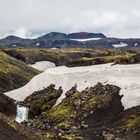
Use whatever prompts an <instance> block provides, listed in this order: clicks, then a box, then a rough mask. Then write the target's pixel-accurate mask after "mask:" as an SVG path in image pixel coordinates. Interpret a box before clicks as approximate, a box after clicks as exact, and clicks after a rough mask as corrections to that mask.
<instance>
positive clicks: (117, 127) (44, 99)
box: [21, 83, 140, 140]
mask: <svg viewBox="0 0 140 140" xmlns="http://www.w3.org/2000/svg"><path fill="white" fill-rule="evenodd" d="M119 91H120V88H119V87H117V86H114V85H109V84H107V85H102V84H101V83H98V84H97V85H95V86H94V87H90V88H86V89H85V90H83V91H82V92H79V91H77V87H76V85H75V86H74V87H73V88H72V89H71V90H69V91H68V92H66V98H65V99H63V100H62V102H61V103H60V104H59V105H57V106H55V107H53V105H54V104H55V102H56V99H57V98H59V96H60V95H61V94H62V89H61V88H59V89H58V90H56V89H55V87H54V85H51V86H49V87H48V88H46V89H44V90H41V91H38V92H35V93H33V94H32V95H31V96H29V97H28V98H26V99H25V101H24V102H23V103H21V104H22V105H23V104H24V105H25V106H28V107H29V108H30V111H29V116H30V120H29V122H27V123H26V122H24V123H23V124H22V125H24V127H28V128H30V129H31V130H32V131H36V132H38V133H39V134H40V135H41V136H43V138H44V139H46V140H56V139H58V140H59V139H60V140H61V139H62V140H138V138H139V136H140V131H139V130H140V127H139V126H140V107H139V106H137V107H133V108H131V109H128V110H125V111H124V108H123V106H122V103H121V98H122V96H120V95H119ZM39 97H40V98H39Z"/></svg>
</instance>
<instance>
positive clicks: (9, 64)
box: [0, 50, 39, 93]
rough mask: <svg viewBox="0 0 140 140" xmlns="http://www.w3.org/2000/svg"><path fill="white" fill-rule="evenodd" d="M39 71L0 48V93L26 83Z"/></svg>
mask: <svg viewBox="0 0 140 140" xmlns="http://www.w3.org/2000/svg"><path fill="white" fill-rule="evenodd" d="M37 74H39V71H37V70H35V69H33V68H31V67H29V66H28V65H26V64H25V63H23V62H20V61H18V60H16V59H15V58H13V57H11V56H9V55H7V54H6V53H4V52H3V51H2V50H0V93H2V92H6V91H8V90H12V89H14V88H18V87H20V86H23V85H24V84H26V83H27V82H28V81H29V80H31V78H32V77H34V76H35V75H37Z"/></svg>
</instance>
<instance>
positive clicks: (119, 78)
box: [5, 64, 140, 109]
mask: <svg viewBox="0 0 140 140" xmlns="http://www.w3.org/2000/svg"><path fill="white" fill-rule="evenodd" d="M139 77H140V64H133V65H114V66H111V64H102V65H93V66H86V67H73V68H67V67H65V66H61V67H56V68H52V69H48V70H46V71H45V72H43V73H41V74H39V75H37V76H35V77H34V78H33V79H32V80H31V81H30V82H29V83H28V84H26V85H25V86H23V87H21V88H19V89H16V90H13V91H10V92H7V93H5V94H6V95H8V96H9V97H11V98H13V99H15V100H17V101H23V100H24V99H25V98H26V97H27V96H29V95H31V94H32V93H33V92H34V91H38V90H41V89H43V88H44V87H48V86H49V85H50V84H55V85H56V88H59V86H62V88H63V94H62V96H61V97H60V98H59V99H58V101H57V103H56V105H57V104H59V103H60V102H61V101H62V99H63V98H65V92H66V91H68V90H69V89H70V88H71V87H72V86H74V85H75V84H77V89H78V90H79V91H82V90H84V89H85V88H86V87H91V86H94V85H95V84H97V82H101V83H105V82H106V81H107V83H109V84H113V85H117V86H119V87H120V88H121V90H120V95H124V96H123V98H122V104H123V105H124V107H125V109H127V108H131V107H133V106H137V105H140V94H139V93H140V78H139ZM85 81H86V82H85Z"/></svg>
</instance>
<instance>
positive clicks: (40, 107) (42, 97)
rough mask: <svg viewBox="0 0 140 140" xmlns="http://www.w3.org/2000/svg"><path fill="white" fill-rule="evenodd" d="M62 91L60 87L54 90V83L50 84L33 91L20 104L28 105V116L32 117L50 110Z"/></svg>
mask: <svg viewBox="0 0 140 140" xmlns="http://www.w3.org/2000/svg"><path fill="white" fill-rule="evenodd" d="M62 92H63V91H62V89H61V87H60V88H59V89H58V90H56V89H55V85H53V84H52V85H50V86H49V87H47V88H45V89H43V90H40V91H35V92H34V93H33V94H32V95H30V96H29V97H27V98H26V99H25V100H24V102H23V103H21V104H22V105H24V106H26V107H29V117H30V118H34V117H37V116H39V115H40V114H41V113H43V112H45V111H48V110H50V109H51V108H52V107H53V106H54V105H55V103H56V101H57V99H58V98H59V97H60V96H61V94H62Z"/></svg>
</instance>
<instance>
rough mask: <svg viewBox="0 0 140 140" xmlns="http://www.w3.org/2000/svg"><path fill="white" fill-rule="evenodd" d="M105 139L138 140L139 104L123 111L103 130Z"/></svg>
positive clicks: (139, 124)
mask: <svg viewBox="0 0 140 140" xmlns="http://www.w3.org/2000/svg"><path fill="white" fill-rule="evenodd" d="M103 136H104V139H105V140H110V139H117V140H138V139H139V137H140V106H137V107H132V108H130V109H128V110H125V111H123V112H122V113H120V114H119V115H117V116H116V117H115V118H114V123H112V125H111V126H110V127H109V128H108V129H107V130H105V131H104V132H103Z"/></svg>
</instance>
